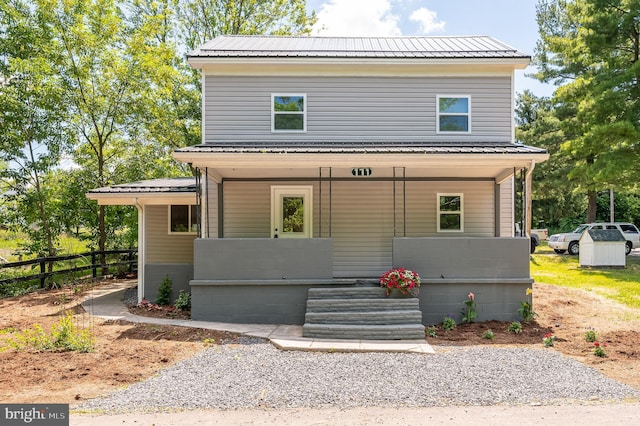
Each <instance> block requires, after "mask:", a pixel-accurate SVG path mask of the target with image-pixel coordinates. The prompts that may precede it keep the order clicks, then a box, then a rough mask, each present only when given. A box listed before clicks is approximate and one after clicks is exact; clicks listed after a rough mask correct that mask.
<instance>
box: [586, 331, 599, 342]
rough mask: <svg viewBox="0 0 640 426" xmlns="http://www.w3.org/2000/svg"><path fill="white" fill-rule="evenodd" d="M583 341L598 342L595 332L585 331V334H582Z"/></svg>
mask: <svg viewBox="0 0 640 426" xmlns="http://www.w3.org/2000/svg"><path fill="white" fill-rule="evenodd" d="M584 340H586V341H587V342H595V341H596V340H598V339H597V336H596V331H595V330H587V332H586V333H584Z"/></svg>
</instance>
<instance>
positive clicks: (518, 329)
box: [507, 321, 522, 334]
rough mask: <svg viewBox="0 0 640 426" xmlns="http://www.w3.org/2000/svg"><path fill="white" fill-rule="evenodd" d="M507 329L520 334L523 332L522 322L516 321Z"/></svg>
mask: <svg viewBox="0 0 640 426" xmlns="http://www.w3.org/2000/svg"><path fill="white" fill-rule="evenodd" d="M507 331H509V332H511V333H514V334H520V333H522V324H521V323H520V322H519V321H514V322H512V323H511V324H509V328H507Z"/></svg>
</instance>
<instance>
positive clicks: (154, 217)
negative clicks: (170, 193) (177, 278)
mask: <svg viewBox="0 0 640 426" xmlns="http://www.w3.org/2000/svg"><path fill="white" fill-rule="evenodd" d="M144 209H145V230H146V235H145V242H146V245H145V248H146V250H145V254H146V263H193V240H194V239H195V237H196V236H195V235H176V234H169V211H168V210H169V209H168V207H167V206H145V207H144Z"/></svg>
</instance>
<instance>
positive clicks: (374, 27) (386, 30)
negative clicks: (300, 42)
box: [313, 0, 402, 37]
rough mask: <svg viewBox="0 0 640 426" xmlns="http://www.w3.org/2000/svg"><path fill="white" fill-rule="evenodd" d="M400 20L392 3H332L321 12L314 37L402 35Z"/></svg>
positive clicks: (345, 0)
mask: <svg viewBox="0 0 640 426" xmlns="http://www.w3.org/2000/svg"><path fill="white" fill-rule="evenodd" d="M399 20H400V18H399V17H398V16H396V15H394V14H392V13H391V1H390V0H329V1H328V2H326V3H324V4H323V5H322V8H321V9H320V12H319V13H318V22H317V23H316V25H315V26H314V28H313V33H314V35H324V36H353V37H357V36H399V35H402V31H401V30H400V27H399V26H398V22H399Z"/></svg>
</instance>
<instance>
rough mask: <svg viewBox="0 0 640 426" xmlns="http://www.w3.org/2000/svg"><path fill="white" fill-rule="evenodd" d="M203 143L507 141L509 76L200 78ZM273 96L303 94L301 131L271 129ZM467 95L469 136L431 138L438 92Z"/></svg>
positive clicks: (509, 132)
mask: <svg viewBox="0 0 640 426" xmlns="http://www.w3.org/2000/svg"><path fill="white" fill-rule="evenodd" d="M205 85H206V88H205V91H204V93H205V103H206V106H205V126H204V130H205V138H204V140H205V143H206V142H215V141H219V140H224V141H230V140H238V139H240V140H245V141H252V140H259V141H265V142H268V141H270V140H295V141H318V140H342V141H345V140H348V141H373V142H375V141H389V140H396V141H397V140H400V141H401V140H406V141H415V140H424V138H425V137H428V138H429V140H430V141H434V142H472V141H473V142H511V141H512V116H511V111H512V102H513V100H512V91H511V77H510V76H504V77H501V76H497V77H403V78H398V77H395V78H392V77H264V76H260V77H245V76H240V77H236V76H206V78H205ZM272 93H291V94H306V96H307V98H306V102H307V105H306V108H307V131H306V132H305V133H299V132H297V133H282V132H279V133H272V132H271V95H272ZM456 94H457V95H470V96H471V108H472V109H471V120H472V123H471V127H472V133H471V134H459V135H444V134H436V95H456Z"/></svg>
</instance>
